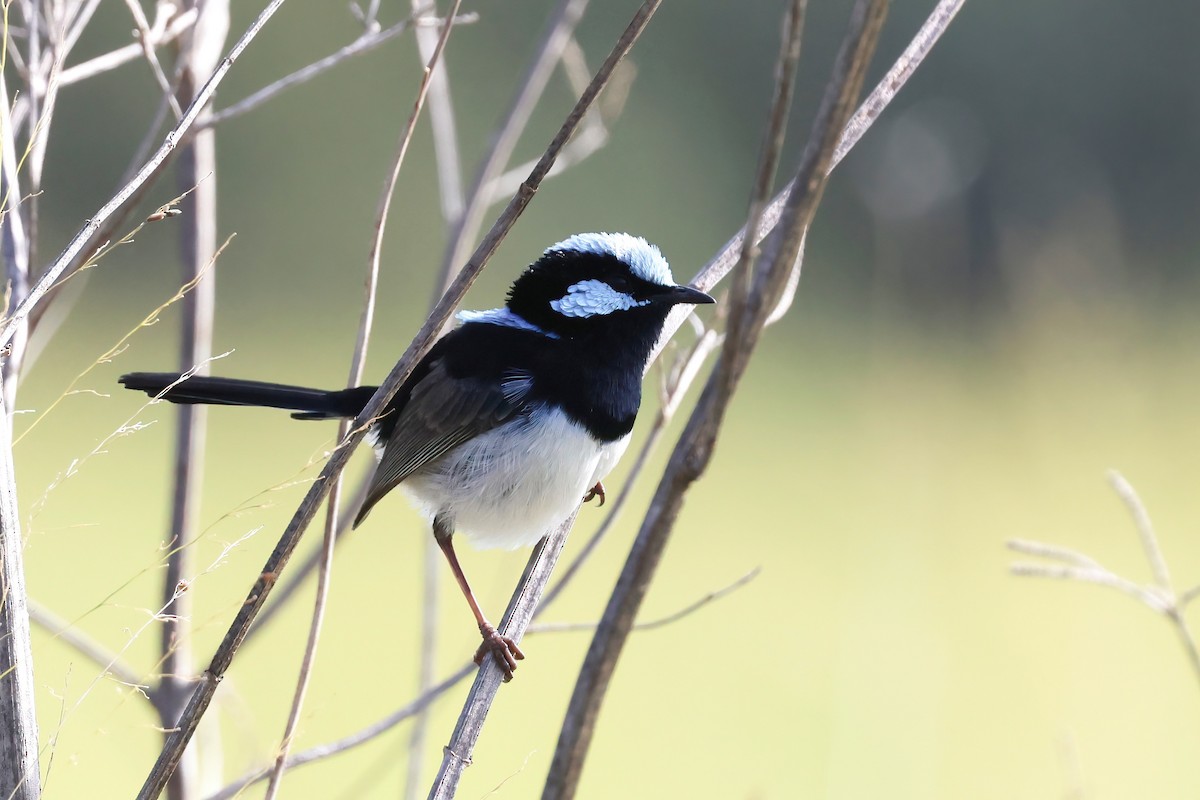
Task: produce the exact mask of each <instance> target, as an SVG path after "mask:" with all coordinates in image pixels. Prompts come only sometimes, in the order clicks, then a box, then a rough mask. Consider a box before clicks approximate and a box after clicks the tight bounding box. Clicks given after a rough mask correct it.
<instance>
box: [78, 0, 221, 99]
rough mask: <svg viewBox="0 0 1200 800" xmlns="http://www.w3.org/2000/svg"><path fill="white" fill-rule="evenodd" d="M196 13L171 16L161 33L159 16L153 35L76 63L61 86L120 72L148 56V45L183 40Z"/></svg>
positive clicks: (155, 45) (159, 45) (193, 11)
mask: <svg viewBox="0 0 1200 800" xmlns="http://www.w3.org/2000/svg"><path fill="white" fill-rule="evenodd" d="M159 10H160V11H161V10H162V4H161V3H160V4H159ZM196 16H197V13H196V10H195V9H190V10H188V11H185V12H184V13H182V14H178V15H175V16H173V17H171V20H170V22H169V23H168V24H166V25H165V26H164V27H163V28H162V30H161V32H160V33H156V31H158V29H159V26H158V17H156V19H155V24H154V25H152V26H151V28H150V36H149V37H147V38H143V39H142V40H141V41H137V42H132V43H130V44H127V45H125V46H124V47H119V48H117V49H116V50H113V51H112V52H109V53H105V54H104V55H100V56H96V57H95V58H91V59H88V60H87V61H84V62H83V63H82V64H76V65H75V66H73V67H67V68H66V69H64V70H63V71H62V72H61V73H59V76H58V82H59V85H60V86H70V85H71V84H73V83H79V82H80V81H85V80H87V79H88V78H94V77H95V76H97V75H100V74H102V73H105V72H108V71H110V70H113V69H116V68H117V67H120V66H122V65H124V64H128V63H129V62H130V61H133V60H135V59H137V58H139V57H140V56H142V55H144V53H145V50H144V46H145V44H149V45H150V46H151V47H155V48H157V47H161V46H162V45H164V44H170V43H171V42H173V41H175V40H176V39H177V38H179V36H180V35H182V34H183V33H184V31H186V30H188V29H189V28H191V27H192V25H193V24H195V22H196Z"/></svg>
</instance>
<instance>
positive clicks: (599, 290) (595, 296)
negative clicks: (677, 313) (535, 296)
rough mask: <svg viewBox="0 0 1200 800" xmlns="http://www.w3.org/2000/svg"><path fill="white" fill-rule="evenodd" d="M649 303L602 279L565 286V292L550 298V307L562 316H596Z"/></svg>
mask: <svg viewBox="0 0 1200 800" xmlns="http://www.w3.org/2000/svg"><path fill="white" fill-rule="evenodd" d="M649 303H650V301H649V300H635V299H633V297H632V296H630V295H627V294H625V293H624V292H618V291H617V290H616V289H614V288H613V287H611V286H609V285H608V284H607V283H605V282H604V281H600V280H594V279H593V280H588V281H580V282H579V283H576V284H573V285H572V286H569V287H567V293H566V294H565V295H563V296H562V297H560V298H558V299H557V300H551V301H550V307H551V308H553V309H554V310H555V311H557V312H558V313H559V314H562V315H563V316H564V317H596V316H601V315H603V314H611V313H613V312H614V311H625V310H627V309H630V308H636V307H637V306H644V305H648V304H649Z"/></svg>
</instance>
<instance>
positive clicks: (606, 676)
mask: <svg viewBox="0 0 1200 800" xmlns="http://www.w3.org/2000/svg"><path fill="white" fill-rule="evenodd" d="M886 8H887V2H886V0H860V1H859V2H857V3H855V6H854V10H853V12H852V14H851V22H850V30H849V32H848V33H847V35H846V38H845V40H844V41H843V44H842V48H841V51H840V52H839V54H838V59H837V61H836V62H835V65H834V69H833V77H832V78H831V79H830V82H829V85H828V86H827V88H826V91H825V96H824V98H823V99H822V102H821V106H820V109H819V110H818V112H817V116H816V122H815V124H814V126H813V131H812V133H811V134H810V136H809V140H808V145H807V147H806V148H805V153H804V157H803V159H802V160H801V164H800V169H799V171H798V173H797V175H796V177H795V178H794V181H793V183H794V185H795V186H797V187H800V191H796V192H794V193H792V195H791V196H789V198H788V201H787V203H786V206H785V209H784V214H783V215H782V217H783V225H782V226H781V228H780V229H779V230H777V231H776V232H775V234H774V236H773V240H772V247H771V248H770V249H769V250H768V252H767V253H766V254H765V256H764V259H763V265H762V266H761V267H760V268H759V269H758V271H757V274H755V275H754V278H753V281H752V283H750V284H749V285H748V286H747V285H744V288H743V289H742V290H738V289H735V290H734V291H733V292H732V293H731V297H732V298H734V302H738V303H741V304H742V305H744V308H742V309H737V310H735V311H733V312H731V313H733V314H734V315H735V317H736V318H737V319H738V320H740V322H737V323H735V324H734V326H733V328H734V330H736V331H739V334H738V335H736V336H735V335H734V334H733V333H730V334H729V335H727V336H726V338H725V341H724V343H723V350H722V353H721V356H720V359H719V360H718V362H717V366H716V368H715V369H714V372H713V374H712V375H711V376H710V377H709V380H708V382H707V384H706V385H705V388H704V391H703V393H702V395H701V398H700V400H699V402H698V403H697V405H696V408H695V410H694V411H693V414H692V416H691V419H690V420H689V421H688V425H687V427H686V429H685V430H684V433H683V435H682V436H681V437H680V440H679V443H678V444H677V446H676V448H675V451H674V453H673V454H672V456H671V459H670V461H669V462H668V466H667V469H666V472H665V473H664V475H663V477H662V480H661V481H660V483H659V486H658V489H657V490H656V492H655V495H654V499H653V500H652V501H651V506H650V510H649V512H648V513H647V516H646V518H645V520H644V521H643V523H642V526H641V530H639V532H638V535H637V538H636V539H635V541H634V544H633V547H632V548H631V549H630V553H629V556H628V558H627V560H626V563H625V567H624V568H623V569H622V571H621V575H620V577H619V578H618V581H617V585H616V587H615V589H614V590H613V593H612V596H611V597H610V599H609V603H608V606H607V607H606V608H605V611H604V615H603V617H602V618H601V623H600V627H599V628H598V629H597V631H596V634H595V635H594V636H593V638H592V643H591V646H590V647H589V648H588V654H587V656H586V657H585V660H584V664H583V667H582V668H581V670H580V675H579V679H578V681H577V683H576V686H575V691H574V693H573V694H572V697H571V701H570V704H569V706H568V709H567V713H566V717H565V719H564V722H563V727H562V730H561V732H560V735H559V740H558V745H557V747H556V749H555V754H554V758H553V760H552V762H551V765H550V771H549V775H548V776H547V780H546V785H545V788H544V789H543V793H542V797H543V800H560V799H561V798H571V797H574V796H575V792H576V789H577V787H578V783H579V778H580V776H581V774H582V770H583V764H584V761H585V759H586V756H587V752H588V749H589V747H590V743H591V739H592V736H593V734H594V731H595V725H596V720H597V716H598V713H599V709H600V706H601V704H602V703H603V700H604V697H605V695H606V693H607V688H608V685H609V682H610V680H611V677H612V674H613V672H614V670H615V668H616V664H617V660H618V659H619V657H620V654H621V651H622V649H623V647H624V643H625V642H626V640H627V639H628V636H629V632H630V630H631V629H632V627H633V622H634V620H635V618H636V615H637V612H638V609H639V608H640V606H641V602H642V600H643V599H644V597H645V594H646V591H647V589H648V587H649V585H650V583H651V581H652V580H653V577H654V574H655V572H656V570H657V567H658V564H659V562H660V560H661V557H662V553H663V550H664V548H665V546H666V543H667V541H668V539H669V536H670V532H671V529H672V528H673V526H674V523H675V520H676V519H677V517H678V514H679V512H680V510H681V509H682V506H683V502H684V496H685V494H686V492H687V490H688V488H689V487H690V486H691V485H692V484H693V483H694V482H695V480H696V479H697V478H698V477H699V476H700V475H701V474H702V473H703V472H704V470H705V469H706V468H707V465H708V463H709V461H710V459H711V457H712V452H713V447H714V445H715V442H716V438H717V436H718V435H719V431H720V427H721V423H722V420H723V419H724V415H725V412H726V410H727V408H728V405H729V402H730V399H731V397H732V395H733V393H734V391H735V390H736V388H737V385H738V382H739V380H740V378H741V376H742V375H743V374H744V371H745V368H746V365H747V364H748V362H749V359H750V356H751V355H752V354H753V351H754V348H755V345H756V344H757V342H758V337H759V334H760V333H761V331H762V328H763V326H764V324H765V322H766V318H767V316H768V315H769V314H770V312H771V311H772V310H773V308H774V306H775V305H776V303H777V302H778V296H779V293H780V291H781V290H782V287H783V285H784V284H785V283H786V280H787V275H788V273H789V272H790V271H791V270H792V268H793V265H794V264H795V263H796V260H797V258H798V257H799V252H800V247H801V243H802V242H803V238H804V234H805V232H806V231H807V229H808V226H809V224H810V223H811V221H812V217H813V214H814V213H815V211H816V207H817V204H818V203H819V201H820V198H821V196H822V194H823V191H824V187H825V182H826V180H827V177H828V174H829V170H830V165H831V163H832V160H833V153H834V149H835V147H836V144H837V141H838V139H839V137H840V134H841V131H842V130H843V128H844V127H845V125H846V122H847V120H848V119H849V117H850V113H851V110H852V108H853V103H854V101H855V99H856V98H857V97H858V93H859V91H860V90H861V86H862V81H863V76H864V74H865V71H866V66H867V63H868V62H869V61H870V58H871V55H872V54H873V52H874V49H875V44H876V42H877V41H878V36H879V31H880V29H881V27H882V24H883V18H884V15H885V12H886ZM804 9H805V2H804V0H795V2H793V3H792V4H791V6H790V7H789V10H788V13H787V15H786V16H785V20H784V26H783V29H784V36H783V42H782V44H781V49H780V58H779V67H778V69H777V71H776V75H777V80H776V86H777V90H776V92H775V97H774V100H773V103H772V111H771V113H770V115H769V122H768V125H767V132H766V134H765V136H764V146H763V150H764V154H763V156H762V157H761V158H760V161H759V172H758V176H757V179H756V181H755V190H754V194H753V195H752V199H751V202H750V211H749V213H748V217H749V221H748V223H747V226H746V229H747V230H756V229H758V228H759V226H758V225H757V224H756V223H755V219H756V217H758V216H759V215H760V214H761V209H762V207H763V204H764V203H765V200H766V198H767V196H768V194H769V191H770V175H771V174H772V173H773V171H774V164H775V163H776V161H777V158H778V149H779V148H780V147H781V146H782V136H781V135H780V129H781V127H782V124H783V120H784V119H785V118H786V112H785V110H784V109H785V108H786V106H788V105H789V104H790V91H789V89H788V86H787V84H788V81H789V79H788V78H786V77H785V76H786V75H788V74H789V73H790V72H793V71H794V69H795V63H796V60H797V58H798V53H799V39H800V30H801V28H802V21H803V16H804ZM772 151H774V152H772ZM742 252H743V255H748V254H749V253H750V248H749V247H747V248H745V249H744V250H743V251H742ZM739 260H740V259H739ZM743 269H745V270H746V272H747V273H749V272H750V270H749V268H748V266H747V265H744V266H743Z"/></svg>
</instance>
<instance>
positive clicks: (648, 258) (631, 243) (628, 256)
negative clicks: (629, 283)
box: [546, 233, 675, 286]
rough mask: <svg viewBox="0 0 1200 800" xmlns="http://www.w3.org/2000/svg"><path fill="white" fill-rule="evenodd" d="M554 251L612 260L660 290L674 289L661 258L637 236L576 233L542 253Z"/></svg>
mask: <svg viewBox="0 0 1200 800" xmlns="http://www.w3.org/2000/svg"><path fill="white" fill-rule="evenodd" d="M555 250H566V251H568V252H575V253H591V254H593V255H597V256H613V257H614V258H616V259H617V260H619V261H622V262H624V263H626V264H628V265H629V269H630V271H632V272H633V274H634V275H636V276H637V277H639V278H641V279H642V280H644V281H650V283H657V284H659V285H660V286H674V285H675V279H674V278H673V277H672V276H671V267H670V265H669V264H667V260H666V259H665V258H663V254H662V253H660V252H659V250H658V248H657V247H655V246H654V245H652V244H650V243H649V242H647V241H646V240H645V239H643V238H642V237H640V236H631V235H630V234H628V233H577V234H575V235H574V236H572V237H570V238H569V239H563V240H562V241H561V242H559V243H558V244H556V245H552V246H550V247H549V248H547V250H546V253H552V252H554V251H555Z"/></svg>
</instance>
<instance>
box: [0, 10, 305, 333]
mask: <svg viewBox="0 0 1200 800" xmlns="http://www.w3.org/2000/svg"><path fill="white" fill-rule="evenodd" d="M283 2H284V0H271V2H270V3H268V5H267V7H266V8H264V9H263V10H262V12H261V13H260V14H259V15H258V17H257V18H256V19H255V20H254V22H252V23H251V24H250V27H249V28H247V29H246V32H245V33H243V34H242V36H241V38H240V39H238V41H237V43H236V44H235V45H234V46H233V48H232V49H231V50H230V51H229V54H228V55H227V56H225V58H224V59H223V60H222V61H221V63H220V65H219V66H218V67H217V68H216V70H214V71H213V74H212V76H211V77H209V79H208V80H207V82H205V84H204V86H202V87H201V88H200V90H199V91H198V92H196V97H195V100H193V101H192V104H191V105H190V106H188V108H187V111H185V112H184V114H183V118H182V119H180V120H179V123H178V124H177V125H176V126H175V127H174V128H172V129H171V131H170V132H169V133H168V134H167V135H166V138H165V139H164V140H163V143H162V145H161V146H160V147H159V148H158V151H157V152H156V153H155V154H154V155H153V156H151V158H150V160H149V161H147V162H146V164H145V165H144V166H143V167H142V168H141V169H140V170H138V173H137V175H135V176H134V177H133V179H132V180H131V181H129V182H128V183H127V184H125V185H124V186H122V187H121V188H120V189H119V190H118V191H117V193H116V194H115V195H113V197H112V198H111V199H110V200H109V201H108V202H107V203H105V204H104V205H103V206H102V207H101V208H100V210H98V211H97V212H96V213H95V215H94V216H92V218H91V219H89V220H87V222H85V223H84V225H83V227H82V228H80V229H79V231H78V232H77V233H76V234H75V236H74V237H73V238H72V239H71V241H70V243H69V244H68V245H67V246H66V248H65V249H64V250H63V251H62V252H61V253H59V255H58V257H57V258H55V259H54V262H53V263H52V264H50V266H49V267H47V268H46V270H45V272H43V273H42V275H41V276H40V277H39V278H38V281H37V283H36V284H35V285H34V286H33V288H32V289H30V291H29V294H28V295H26V297H25V299H24V300H22V301H21V304H20V305H19V306H17V309H16V311H15V312H13V314H12V316H10V317H8V318H7V319H5V320H4V321H3V323H0V348H2V347H4V345H6V344H8V343H9V342H10V341H12V339H13V336H14V335H15V334H16V332H17V330H18V328H19V327H20V325H21V323H22V322H24V321H25V319H26V318H28V317H29V315H30V313H31V312H32V311H33V309H34V308H35V307H36V306H37V305H38V303H40V302H41V301H42V298H44V297H45V296H46V294H47V293H48V292H49V291H50V289H51V287H53V286H54V284H55V282H56V281H57V280H58V279H59V278H60V277H61V276H62V274H63V273H64V272H65V271H66V270H67V268H68V267H69V266H70V265H71V264H72V263H73V262H74V261H75V259H76V258H77V257H79V256H80V255H81V254H82V252H83V250H84V248H85V247H86V246H87V244H88V242H90V241H91V240H92V237H93V236H94V235H95V234H96V233H97V232H98V231H99V230H100V229H101V227H102V226H103V225H104V224H105V222H107V221H108V219H109V217H111V216H113V215H114V214H115V213H116V212H117V210H118V209H120V208H121V207H122V206H124V205H125V202H126V201H127V200H128V199H129V198H131V197H133V196H134V195H135V194H137V193H138V191H139V190H140V189H141V188H142V186H143V185H144V184H146V182H147V181H148V180H149V179H150V178H151V177H152V176H154V175H157V174H158V172H159V170H160V169H161V167H162V165H163V164H164V163H165V162H166V160H167V158H168V157H169V156H170V155H171V153H172V152H173V151H174V150H175V147H176V146H177V145H178V143H179V141H180V139H182V138H183V136H184V135H185V134H187V132H188V131H189V130H190V129H191V127H192V125H193V124H194V123H195V121H196V119H197V117H199V116H200V112H201V111H202V110H203V108H204V107H205V106H206V105H208V102H209V101H210V100H211V99H212V97H213V94H215V93H216V91H217V87H218V86H219V85H220V84H221V81H222V80H224V78H225V75H226V74H227V73H228V72H229V70H230V68H231V67H232V66H233V64H234V62H235V61H237V59H238V56H240V55H241V54H242V52H243V51H244V50H245V49H246V48H247V47H248V46H249V45H250V42H252V41H253V40H254V37H255V36H257V35H258V32H259V31H260V30H262V28H263V26H264V25H266V24H267V21H268V20H270V19H271V17H272V16H273V15H274V14H275V12H276V11H278V10H279V7H280V6H281V5H283Z"/></svg>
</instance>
